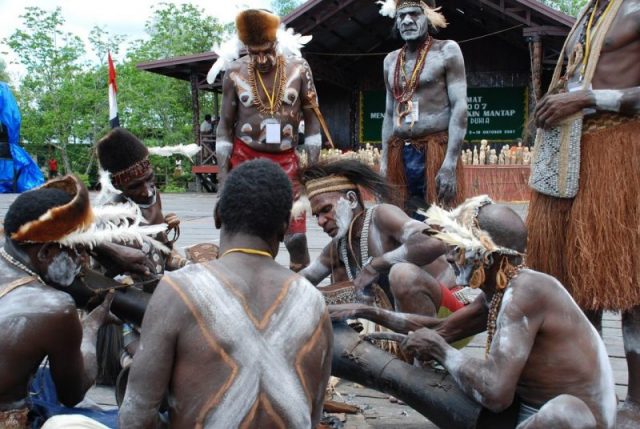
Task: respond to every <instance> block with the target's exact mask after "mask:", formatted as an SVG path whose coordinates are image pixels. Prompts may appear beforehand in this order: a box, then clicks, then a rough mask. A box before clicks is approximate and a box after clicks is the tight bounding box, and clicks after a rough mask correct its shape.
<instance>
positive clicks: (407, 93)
mask: <svg viewBox="0 0 640 429" xmlns="http://www.w3.org/2000/svg"><path fill="white" fill-rule="evenodd" d="M432 42H433V38H432V37H431V35H428V37H427V38H426V40H425V41H424V43H423V44H422V46H420V49H419V50H418V55H417V59H416V63H415V65H414V66H413V71H412V72H411V78H408V77H407V74H406V72H405V70H404V66H405V62H406V56H407V45H406V44H405V45H404V46H403V47H402V49H400V52H399V53H398V59H397V61H396V67H395V70H394V73H393V98H395V100H396V113H397V114H398V120H402V118H404V117H405V116H407V115H408V114H410V113H411V110H412V107H413V106H412V102H411V99H412V98H413V95H414V94H415V92H416V89H418V83H419V82H420V74H421V73H422V70H423V69H424V65H425V64H426V59H427V54H428V53H429V49H431V44H432ZM400 74H402V76H403V79H401V78H400Z"/></svg>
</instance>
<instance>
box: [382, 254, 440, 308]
mask: <svg viewBox="0 0 640 429" xmlns="http://www.w3.org/2000/svg"><path fill="white" fill-rule="evenodd" d="M389 284H390V285H391V292H392V293H393V296H394V297H396V299H402V298H403V297H407V298H409V299H412V297H413V298H415V297H416V295H418V294H426V295H428V296H429V297H430V298H431V299H432V300H433V301H434V303H435V301H438V302H439V301H440V298H441V292H440V284H439V283H438V281H437V280H436V279H435V278H433V276H431V274H429V273H427V272H426V271H424V270H423V269H422V268H421V267H418V266H417V265H414V264H409V263H399V264H395V265H394V266H393V267H392V268H391V271H390V272H389Z"/></svg>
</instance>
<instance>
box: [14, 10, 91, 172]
mask: <svg viewBox="0 0 640 429" xmlns="http://www.w3.org/2000/svg"><path fill="white" fill-rule="evenodd" d="M20 17H21V18H22V20H23V27H22V28H19V29H18V30H16V31H15V32H14V33H13V34H12V35H11V36H10V37H9V39H8V43H7V44H8V45H9V47H11V49H13V50H14V51H15V52H16V53H17V55H18V57H19V59H20V62H21V63H22V65H23V66H24V67H25V68H26V71H27V75H26V76H25V78H24V79H23V81H22V82H21V85H20V90H19V92H18V100H20V101H21V103H20V105H21V108H22V117H23V128H22V136H23V138H24V139H25V140H27V141H29V142H33V143H40V144H43V143H48V144H52V145H55V146H56V147H57V148H59V149H60V155H61V158H62V163H63V167H64V170H65V171H66V172H70V171H72V169H71V163H70V160H69V157H68V153H67V145H68V144H69V142H70V141H71V140H72V126H71V125H72V123H73V122H74V120H75V118H76V115H77V114H78V100H79V97H78V93H77V92H75V90H74V84H75V79H76V77H77V75H78V74H79V73H80V72H81V62H80V57H81V56H82V55H83V53H84V45H83V43H82V41H81V40H80V38H79V37H77V36H75V35H73V34H70V33H63V32H62V30H61V27H62V25H63V24H64V18H63V17H62V12H61V9H60V8H56V9H55V10H54V11H53V12H47V11H45V10H42V9H40V8H38V7H27V8H25V13H24V14H23V15H21V16H20Z"/></svg>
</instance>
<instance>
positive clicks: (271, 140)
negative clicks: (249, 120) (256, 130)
mask: <svg viewBox="0 0 640 429" xmlns="http://www.w3.org/2000/svg"><path fill="white" fill-rule="evenodd" d="M264 122H265V127H266V128H267V143H268V144H280V136H281V135H282V132H281V130H280V121H279V120H277V119H275V118H269V119H266V120H265V121H264Z"/></svg>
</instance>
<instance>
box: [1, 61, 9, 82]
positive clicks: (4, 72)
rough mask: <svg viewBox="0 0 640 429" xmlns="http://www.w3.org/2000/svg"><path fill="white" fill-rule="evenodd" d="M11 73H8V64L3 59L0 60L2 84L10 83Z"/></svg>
mask: <svg viewBox="0 0 640 429" xmlns="http://www.w3.org/2000/svg"><path fill="white" fill-rule="evenodd" d="M10 80H11V79H10V78H9V73H7V63H6V61H5V60H4V59H3V58H0V82H6V83H9V82H10Z"/></svg>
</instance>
